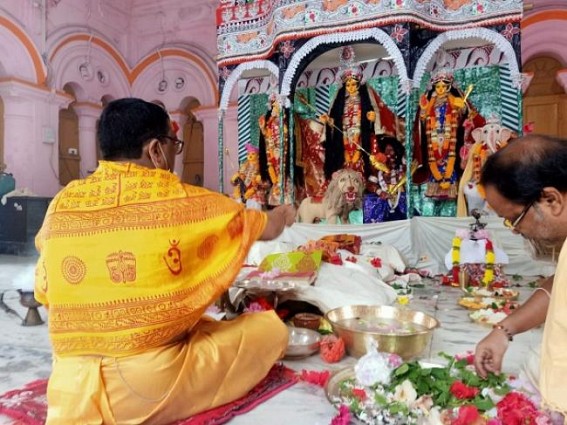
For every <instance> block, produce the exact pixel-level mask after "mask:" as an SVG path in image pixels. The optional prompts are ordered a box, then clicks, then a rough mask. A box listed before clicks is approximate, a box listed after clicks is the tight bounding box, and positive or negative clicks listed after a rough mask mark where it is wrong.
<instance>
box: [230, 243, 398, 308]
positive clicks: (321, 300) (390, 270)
mask: <svg viewBox="0 0 567 425" xmlns="http://www.w3.org/2000/svg"><path fill="white" fill-rule="evenodd" d="M297 246H298V244H295V243H291V242H283V241H281V240H274V241H258V242H256V243H254V245H253V246H252V248H251V249H250V252H249V253H248V257H247V259H246V264H247V265H249V266H258V265H260V263H261V262H262V260H263V259H264V257H266V256H267V255H269V254H274V253H283V252H290V251H293V250H295V249H297ZM339 251H340V254H341V257H342V259H343V265H334V264H329V263H325V262H322V263H321V268H320V269H319V272H318V274H317V279H316V281H315V283H314V285H311V286H300V287H298V288H296V289H294V290H293V291H286V292H281V293H280V294H279V302H280V303H281V302H284V301H286V300H300V301H305V302H308V303H310V304H313V305H315V306H316V307H318V308H319V310H321V311H322V312H323V313H325V312H327V311H329V310H331V309H333V308H337V307H342V306H345V305H356V304H360V305H389V304H392V303H393V302H394V301H395V299H396V296H397V294H396V291H395V290H394V289H392V288H391V287H390V285H388V284H386V283H385V282H384V281H390V280H393V279H395V278H396V274H395V273H396V272H400V271H403V270H404V269H405V263H404V261H403V259H402V257H401V255H400V253H399V252H398V251H397V250H396V249H395V248H394V247H391V246H386V245H373V244H369V245H362V246H361V255H353V254H352V253H351V252H349V251H345V250H339ZM362 254H364V255H362ZM349 256H353V257H356V258H357V260H358V261H357V262H356V263H355V262H350V261H346V258H348V257H349ZM373 257H377V258H380V260H381V263H382V265H381V267H373V266H371V265H370V263H369V260H370V259H371V258H373ZM234 298H236V293H235V292H234V291H233V293H232V294H231V299H234Z"/></svg>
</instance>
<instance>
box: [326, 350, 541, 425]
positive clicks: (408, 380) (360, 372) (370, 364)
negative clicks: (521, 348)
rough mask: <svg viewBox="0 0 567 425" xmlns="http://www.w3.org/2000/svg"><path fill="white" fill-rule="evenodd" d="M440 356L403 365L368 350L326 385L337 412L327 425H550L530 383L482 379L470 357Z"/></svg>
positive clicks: (503, 377)
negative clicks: (443, 361) (438, 360)
mask: <svg viewBox="0 0 567 425" xmlns="http://www.w3.org/2000/svg"><path fill="white" fill-rule="evenodd" d="M440 355H441V356H442V357H444V358H445V359H446V360H447V361H448V363H447V364H446V365H435V364H424V363H420V362H416V361H412V362H406V363H401V361H399V360H398V361H396V359H395V358H392V356H393V355H387V354H385V353H382V352H378V351H377V350H376V349H374V350H369V351H368V353H367V354H366V355H365V356H364V357H362V358H361V359H360V360H359V361H358V362H357V364H356V365H355V367H354V368H352V367H350V368H346V369H343V370H342V371H339V372H338V373H336V374H334V375H333V376H332V377H331V378H330V379H329V381H328V383H327V386H326V392H327V398H328V399H329V401H330V402H331V403H332V404H333V405H334V406H335V407H337V409H338V410H339V413H338V415H337V417H335V419H333V421H332V422H331V423H332V424H335V423H341V424H347V423H352V422H351V419H353V418H355V419H356V423H362V424H372V425H389V424H391V425H402V424H403V425H417V424H419V425H437V424H447V425H449V424H450V425H465V424H466V425H469V424H477V425H486V424H490V425H510V424H520V423H522V424H551V423H552V422H551V418H550V416H549V414H548V413H547V412H544V411H541V410H538V408H537V401H536V391H535V390H534V388H533V387H532V386H531V385H530V384H529V382H525V383H524V382H522V381H521V380H519V379H515V378H514V377H512V376H508V375H506V374H505V373H501V374H499V375H495V374H492V373H491V374H489V376H488V377H487V379H480V378H479V377H478V376H477V375H476V373H475V371H474V366H473V365H472V361H473V355H472V354H470V355H467V356H460V357H459V356H456V357H454V358H453V357H451V356H448V355H446V354H443V353H441V354H440ZM337 418H340V421H339V420H337Z"/></svg>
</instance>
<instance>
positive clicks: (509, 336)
mask: <svg viewBox="0 0 567 425" xmlns="http://www.w3.org/2000/svg"><path fill="white" fill-rule="evenodd" d="M492 329H493V330H494V329H500V330H501V331H502V332H504V333H505V334H506V336H507V337H508V341H513V340H514V335H512V332H510V331H509V330H508V328H506V327H504V326H503V325H501V324H500V323H497V324H495V325H494V326H492Z"/></svg>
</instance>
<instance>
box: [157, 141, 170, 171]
mask: <svg viewBox="0 0 567 425" xmlns="http://www.w3.org/2000/svg"><path fill="white" fill-rule="evenodd" d="M158 147H159V151H160V152H161V156H162V158H163V160H164V161H165V169H166V170H167V171H169V172H171V169H170V168H169V162H167V157H166V156H165V153H163V149H162V148H161V143H160V144H158Z"/></svg>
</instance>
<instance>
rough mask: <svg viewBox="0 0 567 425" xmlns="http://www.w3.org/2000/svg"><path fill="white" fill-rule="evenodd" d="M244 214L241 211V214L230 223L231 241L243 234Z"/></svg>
mask: <svg viewBox="0 0 567 425" xmlns="http://www.w3.org/2000/svg"><path fill="white" fill-rule="evenodd" d="M243 214H244V213H243V212H242V211H241V212H240V213H239V214H236V215H235V216H234V218H233V219H232V220H230V223H228V228H227V230H228V234H229V236H230V239H234V238H236V237H238V236H240V235H241V234H242V231H243V230H244V218H243Z"/></svg>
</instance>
